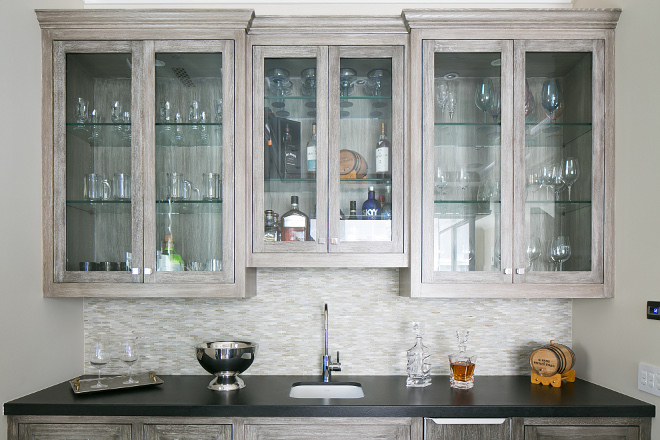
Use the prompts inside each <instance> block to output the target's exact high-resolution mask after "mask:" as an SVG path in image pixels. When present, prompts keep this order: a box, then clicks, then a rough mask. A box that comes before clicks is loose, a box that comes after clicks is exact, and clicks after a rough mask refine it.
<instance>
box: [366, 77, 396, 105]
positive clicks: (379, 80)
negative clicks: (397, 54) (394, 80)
mask: <svg viewBox="0 0 660 440" xmlns="http://www.w3.org/2000/svg"><path fill="white" fill-rule="evenodd" d="M391 76H392V75H391V74H390V71H389V70H387V69H373V70H370V71H369V73H367V89H369V90H370V92H371V94H372V96H383V91H385V92H386V93H387V89H388V88H389V87H388V85H389V79H390V78H391ZM386 105H387V103H386V102H383V101H380V100H377V101H374V103H373V104H372V106H373V107H375V108H381V107H385V106H386ZM381 114H382V113H381ZM378 116H380V115H378Z"/></svg>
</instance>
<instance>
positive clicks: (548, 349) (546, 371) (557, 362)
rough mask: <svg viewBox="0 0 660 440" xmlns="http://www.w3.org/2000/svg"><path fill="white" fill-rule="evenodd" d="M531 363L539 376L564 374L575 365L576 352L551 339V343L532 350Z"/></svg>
mask: <svg viewBox="0 0 660 440" xmlns="http://www.w3.org/2000/svg"><path fill="white" fill-rule="evenodd" d="M529 365H531V367H532V369H533V370H534V371H536V372H537V373H538V374H539V376H545V377H548V376H554V375H555V374H563V373H565V372H567V371H568V370H570V369H572V368H573V366H574V365H575V353H573V350H571V349H570V348H568V347H567V346H565V345H561V344H555V341H550V345H544V346H543V347H541V348H538V349H536V350H534V351H533V352H532V354H531V355H530V356H529Z"/></svg>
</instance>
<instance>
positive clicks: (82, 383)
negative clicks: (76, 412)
mask: <svg viewBox="0 0 660 440" xmlns="http://www.w3.org/2000/svg"><path fill="white" fill-rule="evenodd" d="M127 380H128V376H111V377H102V378H101V383H102V384H104V385H107V387H104V388H92V385H96V383H97V382H98V379H97V378H93V379H81V378H79V377H76V378H75V379H73V380H70V381H69V383H70V384H71V389H72V390H73V392H74V393H76V394H85V393H94V392H97V391H110V390H120V389H124V388H137V387H145V386H150V385H160V384H162V383H163V380H162V379H161V378H160V377H158V376H156V373H154V372H153V371H150V372H148V373H142V374H134V375H133V380H136V381H137V383H124V382H126V381H127Z"/></svg>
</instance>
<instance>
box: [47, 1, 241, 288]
mask: <svg viewBox="0 0 660 440" xmlns="http://www.w3.org/2000/svg"><path fill="white" fill-rule="evenodd" d="M251 16H252V13H251V12H250V11H227V12H223V14H222V15H220V14H219V13H218V12H209V11H206V12H203V11H200V12H182V13H174V12H162V11H161V12H158V11H154V12H145V11H140V12H131V13H122V15H121V16H117V14H116V13H113V12H108V11H104V12H94V11H75V12H74V11H68V12H67V13H66V14H62V13H61V12H60V11H39V12H38V18H39V20H40V23H41V26H42V29H43V45H44V60H43V66H44V75H43V78H44V84H43V90H44V96H43V99H44V106H43V113H44V114H43V157H44V167H43V172H44V177H43V179H44V189H45V190H44V207H45V209H44V294H45V295H46V296H109V297H114V296H237V297H241V296H245V295H246V293H250V292H249V290H248V289H246V286H247V285H248V284H249V283H250V282H253V279H254V270H246V268H245V251H244V247H245V246H244V243H243V241H244V240H243V237H244V233H245V229H244V227H243V226H242V223H241V222H240V221H239V222H237V221H236V218H237V217H238V218H242V217H243V212H244V201H243V198H242V194H244V188H243V182H244V178H243V171H242V166H240V164H242V163H244V156H243V149H244V142H243V139H244V138H243V133H242V132H241V131H240V130H238V131H237V130H236V129H235V127H236V126H237V125H238V126H239V127H240V126H242V125H243V124H242V122H243V120H242V118H241V117H240V115H241V114H242V113H241V112H235V108H236V107H237V106H242V105H244V104H243V103H242V98H241V97H240V95H237V94H236V93H235V90H236V89H237V88H238V89H239V90H242V79H241V78H242V77H243V76H244V75H243V65H242V63H236V56H235V54H236V49H237V48H238V50H239V52H240V51H243V50H244V47H245V33H244V29H245V27H246V26H247V23H248V21H249V20H250V19H251ZM64 18H66V20H64ZM173 23H175V24H173ZM110 25H112V26H111V27H112V28H110ZM117 28H120V29H121V32H117ZM145 29H149V30H145ZM241 29H242V30H241ZM191 35H192V38H193V39H190V38H191ZM118 38H121V39H118ZM237 115H239V116H238V117H237ZM238 119H240V120H238ZM237 164H239V166H236V165H237ZM237 194H238V196H237ZM252 293H254V292H252Z"/></svg>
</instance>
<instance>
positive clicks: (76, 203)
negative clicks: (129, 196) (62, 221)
mask: <svg viewBox="0 0 660 440" xmlns="http://www.w3.org/2000/svg"><path fill="white" fill-rule="evenodd" d="M66 207H67V209H75V210H78V211H82V212H86V213H89V214H130V213H131V201H130V200H67V201H66Z"/></svg>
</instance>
